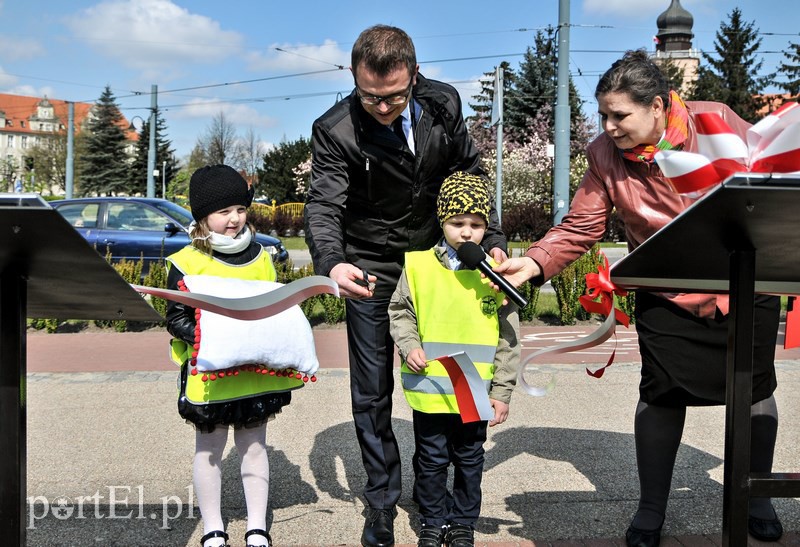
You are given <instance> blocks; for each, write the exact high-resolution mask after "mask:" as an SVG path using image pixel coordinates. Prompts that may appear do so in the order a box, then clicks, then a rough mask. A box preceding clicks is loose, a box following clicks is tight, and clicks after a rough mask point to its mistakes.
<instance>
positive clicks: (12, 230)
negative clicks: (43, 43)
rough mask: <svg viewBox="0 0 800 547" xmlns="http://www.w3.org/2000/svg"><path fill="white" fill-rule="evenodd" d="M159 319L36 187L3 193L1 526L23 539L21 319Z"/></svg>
mask: <svg viewBox="0 0 800 547" xmlns="http://www.w3.org/2000/svg"><path fill="white" fill-rule="evenodd" d="M27 317H40V318H46V317H57V318H65V319H66V318H68V319H128V320H135V321H160V320H161V319H162V318H161V316H160V315H159V314H158V313H156V311H155V310H153V308H151V307H150V306H149V305H148V304H147V303H146V302H145V301H144V300H143V299H142V297H141V296H140V295H139V293H137V292H136V291H134V290H133V289H132V288H131V287H130V286H129V285H128V284H127V283H126V282H125V280H123V279H122V278H121V277H120V276H119V275H118V274H117V273H116V271H115V270H114V268H112V267H111V266H110V265H109V264H108V263H107V262H106V261H105V260H104V259H103V257H101V256H100V255H98V254H97V252H96V251H95V250H94V249H92V247H91V246H89V244H88V243H86V240H84V239H83V237H81V235H80V234H78V233H77V232H76V231H75V230H74V229H73V228H72V226H70V225H69V223H67V221H65V220H64V219H63V218H62V217H61V215H60V214H58V212H56V211H55V210H54V209H53V208H52V207H50V206H49V205H48V204H47V202H45V201H44V200H42V199H41V198H40V197H39V196H38V195H36V194H0V462H1V463H2V473H0V493H2V495H0V530H2V534H3V538H4V539H5V540H6V541H8V540H11V541H12V542H18V544H19V545H20V546H23V545H25V520H26V502H25V499H26V490H25V489H26V473H27V468H26V461H25V460H26V456H27V453H26V448H25V447H26V434H27V427H26V341H25V338H26V327H27V325H26V318H27Z"/></svg>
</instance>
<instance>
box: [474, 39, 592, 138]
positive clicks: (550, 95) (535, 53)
mask: <svg viewBox="0 0 800 547" xmlns="http://www.w3.org/2000/svg"><path fill="white" fill-rule="evenodd" d="M556 61H557V52H556V44H555V33H554V31H553V29H550V30H548V31H547V33H545V32H543V31H538V32H537V33H536V36H535V37H534V45H533V47H528V49H527V51H526V52H525V56H524V58H523V61H522V62H521V63H520V66H519V70H518V71H517V72H514V71H512V70H510V69H508V68H507V67H508V65H507V64H506V63H503V64H501V66H503V68H504V80H503V83H504V85H503V88H504V101H503V102H504V104H503V106H504V108H503V118H504V124H503V140H504V141H505V142H506V143H507V144H508V145H509V146H510V147H511V148H513V147H515V146H522V145H524V144H525V143H526V142H527V141H529V140H530V134H531V132H532V131H533V130H534V129H533V126H536V128H537V130H541V128H542V127H541V123H540V122H542V121H544V122H545V123H544V129H545V131H546V135H541V134H540V135H539V136H540V137H544V138H545V141H546V142H551V143H552V142H553V136H554V134H555V117H554V110H553V105H554V104H555V100H556V86H557V79H556V72H557V71H556V68H557V63H556ZM486 76H487V78H486V79H484V80H482V82H483V88H482V90H481V93H480V95H477V96H475V97H473V98H474V99H475V100H476V102H475V104H472V103H470V106H471V107H472V108H473V110H475V112H476V114H475V116H473V117H471V118H470V119H469V122H470V133H471V134H472V136H473V138H474V139H475V141H476V143H478V147H479V149H481V151H482V152H483V153H486V152H488V150H490V149H491V150H493V149H494V144H493V143H494V141H493V140H492V139H493V138H494V135H495V130H491V131H489V130H487V129H486V127H485V124H486V122H488V119H489V117H488V112H490V111H491V104H492V98H493V97H494V89H493V87H494V86H493V82H494V73H491V74H488V73H487V75H486ZM569 103H570V132H571V140H572V143H571V148H572V151H573V152H574V153H579V152H580V151H581V150H583V148H584V147H585V146H586V143H587V142H588V138H589V136H590V134H591V128H590V127H589V121H588V120H587V118H586V116H585V115H584V114H583V102H582V101H581V100H580V98H579V96H578V92H577V90H576V88H575V86H574V84H573V82H572V79H571V78H570V81H569ZM489 134H491V135H492V139H489V138H487V136H488V135H489ZM490 141H491V142H490Z"/></svg>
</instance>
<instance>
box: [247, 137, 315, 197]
mask: <svg viewBox="0 0 800 547" xmlns="http://www.w3.org/2000/svg"><path fill="white" fill-rule="evenodd" d="M310 156H311V141H309V140H307V139H304V138H303V137H300V138H299V139H298V140H296V141H291V142H282V143H280V144H279V145H278V146H276V147H274V148H272V149H271V150H270V151H269V152H267V153H266V154H265V155H264V167H263V169H261V170H259V173H258V175H259V177H258V178H259V185H258V188H259V191H260V192H262V193H263V194H265V195H266V196H267V197H268V198H269V199H274V200H275V201H276V202H278V203H279V204H280V203H290V202H297V201H302V199H301V197H300V196H299V195H298V193H297V181H296V180H295V176H296V175H295V172H294V169H295V168H296V167H297V166H298V165H300V164H301V163H303V162H304V161H306V160H307V159H308V158H309V157H310Z"/></svg>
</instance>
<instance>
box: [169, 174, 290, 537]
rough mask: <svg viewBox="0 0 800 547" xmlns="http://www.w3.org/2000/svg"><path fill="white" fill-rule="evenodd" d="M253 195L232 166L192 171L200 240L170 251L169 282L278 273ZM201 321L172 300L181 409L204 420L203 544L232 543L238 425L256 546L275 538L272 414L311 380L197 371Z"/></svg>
mask: <svg viewBox="0 0 800 547" xmlns="http://www.w3.org/2000/svg"><path fill="white" fill-rule="evenodd" d="M251 200H252V193H251V192H250V189H249V188H248V185H247V182H246V181H245V180H244V178H242V176H241V175H239V173H237V172H236V171H235V170H234V169H232V168H231V167H228V166H226V165H213V166H206V167H203V168H201V169H198V170H197V171H196V172H195V173H194V175H192V178H191V181H190V182H189V203H190V206H191V209H192V216H193V217H194V219H195V222H194V223H193V224H192V228H191V232H190V233H191V237H192V243H191V245H189V246H187V247H185V248H183V249H182V250H180V251H178V252H177V253H175V254H173V255H171V256H169V257H167V268H168V272H169V273H168V278H167V287H168V288H169V289H173V290H177V289H178V288H179V286H180V285H182V280H183V277H184V276H185V275H190V274H191V275H209V276H217V277H235V278H240V279H249V280H263V281H275V278H276V275H275V268H274V267H273V265H272V260H271V259H270V256H269V253H267V252H266V251H265V250H264V249H263V248H262V247H261V245H259V244H258V243H257V242H256V241H255V237H254V234H255V230H254V229H253V228H252V226H251V225H249V224H248V223H247V207H248V206H249V205H250V202H251ZM196 323H197V322H196V319H195V310H194V308H191V307H189V306H186V305H184V304H180V303H177V302H172V301H170V302H169V304H168V306H167V330H168V331H169V333H170V334H172V336H174V337H175V339H174V340H172V347H173V354H177V355H178V356H179V357H178V360H179V361H180V362H182V363H183V364H182V366H181V374H180V385H181V389H180V396H179V399H178V411H179V413H180V415H181V416H182V417H183V418H185V419H186V420H187V421H188V422H191V423H192V424H194V426H195V428H196V437H195V438H196V445H195V446H196V448H195V456H194V466H193V476H194V488H195V495H196V496H197V503H198V506H199V508H200V513H201V515H202V517H203V534H204V535H203V537H202V539H201V542H202V546H203V547H219V546H227V540H228V534H226V533H225V531H224V528H225V527H224V524H223V521H222V512H221V490H222V488H221V483H222V468H221V464H222V454H223V450H224V449H225V444H226V443H227V440H228V429H229V428H230V427H231V426H233V430H234V431H233V440H234V442H235V444H236V450H237V452H238V453H239V459H240V460H241V475H242V483H243V486H244V495H245V501H246V505H247V530H248V531H247V533H246V534H245V541H246V543H247V545H248V547H251V546H252V547H256V546H267V545H271V542H272V540H271V538H270V536H269V534H268V533H267V531H266V528H267V522H266V518H267V517H266V513H267V498H268V493H269V462H268V461H267V446H266V432H267V420H269V419H270V418H271V417H273V416H274V415H275V414H276V413H278V412H280V410H281V408H282V407H284V406H285V405H288V404H289V402H290V401H291V392H290V391H291V390H292V389H296V388H298V387H301V386H302V385H303V382H302V380H299V379H297V378H294V377H286V376H277V375H275V376H273V375H269V374H259V373H257V372H254V371H246V370H243V371H241V372H239V373H238V374H236V375H224V377H216V376H215V375H201V374H194V372H195V371H194V370H193V371H191V372H189V370H188V369H190V368H191V367H190V366H189V361H190V359H191V357H192V351H193V349H194V348H193V346H194V344H195V337H196V334H195V328H196V326H197V325H196ZM231 351H236V344H231ZM212 378H214V379H213V380H212Z"/></svg>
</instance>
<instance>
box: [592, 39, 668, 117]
mask: <svg viewBox="0 0 800 547" xmlns="http://www.w3.org/2000/svg"><path fill="white" fill-rule="evenodd" d="M669 91H670V86H669V82H667V79H666V78H665V77H664V73H663V72H661V69H660V68H658V65H657V64H655V63H654V62H653V61H652V60H651V59H650V56H649V55H648V54H647V52H646V51H645V50H644V49H636V50H629V51H626V52H625V55H623V56H622V58H621V59H619V60H617V61H615V62H614V64H613V65H611V68H609V69H608V70H607V71H606V73H605V74H603V76H602V77H601V78H600V81H599V82H597V88H596V89H595V91H594V96H595V98H597V96H598V95H604V94H606V93H627V94H628V95H629V96H630V98H631V100H632V101H633V102H635V103H637V104H641V105H646V106H647V105H651V104H653V101H654V100H655V98H656V97H661V98H662V99H663V100H664V107H665V108H666V107H667V106H669Z"/></svg>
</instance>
